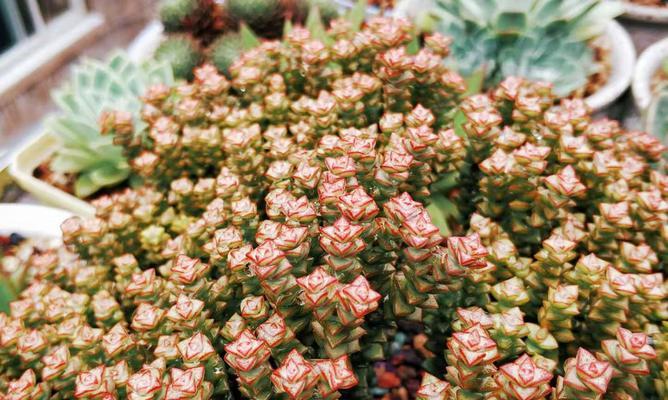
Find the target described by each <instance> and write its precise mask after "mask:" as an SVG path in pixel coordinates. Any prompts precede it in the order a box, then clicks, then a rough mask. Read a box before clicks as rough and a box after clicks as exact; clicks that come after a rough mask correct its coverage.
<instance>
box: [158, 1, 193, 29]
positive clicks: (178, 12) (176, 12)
mask: <svg viewBox="0 0 668 400" xmlns="http://www.w3.org/2000/svg"><path fill="white" fill-rule="evenodd" d="M199 6H200V4H199V0H162V1H161V2H160V6H159V10H158V13H159V14H160V20H161V21H162V24H163V25H164V26H165V29H166V30H168V31H178V30H180V29H182V28H183V26H184V25H185V24H186V23H187V22H186V21H187V20H188V18H189V17H190V16H191V15H193V14H195V13H196V12H197V10H198V8H199Z"/></svg>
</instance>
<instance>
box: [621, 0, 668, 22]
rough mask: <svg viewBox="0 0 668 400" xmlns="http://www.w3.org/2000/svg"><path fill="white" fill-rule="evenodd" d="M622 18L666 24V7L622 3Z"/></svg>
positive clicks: (667, 10)
mask: <svg viewBox="0 0 668 400" xmlns="http://www.w3.org/2000/svg"><path fill="white" fill-rule="evenodd" d="M624 17H625V18H629V19H634V20H636V21H644V22H654V23H659V24H663V23H667V22H668V7H654V6H643V5H640V4H635V3H632V2H630V1H624Z"/></svg>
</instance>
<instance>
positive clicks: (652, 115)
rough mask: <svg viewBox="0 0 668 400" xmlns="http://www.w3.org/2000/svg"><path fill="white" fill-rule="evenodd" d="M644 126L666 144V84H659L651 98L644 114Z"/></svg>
mask: <svg viewBox="0 0 668 400" xmlns="http://www.w3.org/2000/svg"><path fill="white" fill-rule="evenodd" d="M645 128H646V129H647V131H648V132H649V133H651V134H652V135H654V136H656V137H658V138H659V140H661V142H662V143H664V144H668V85H665V84H664V85H662V86H660V87H659V88H658V89H657V91H656V93H655V95H654V97H653V98H652V102H651V103H650V106H649V108H648V109H647V115H646V116H645Z"/></svg>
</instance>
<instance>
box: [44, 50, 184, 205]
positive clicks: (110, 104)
mask: <svg viewBox="0 0 668 400" xmlns="http://www.w3.org/2000/svg"><path fill="white" fill-rule="evenodd" d="M172 81H173V77H172V71H171V69H170V67H169V65H168V64H166V63H163V62H156V61H147V62H146V63H143V64H138V63H135V62H133V61H131V60H130V59H129V58H128V56H127V55H126V54H125V53H121V52H117V53H114V54H112V55H111V56H110V57H109V58H108V59H107V60H106V61H97V60H86V61H83V62H82V63H81V64H80V65H78V66H76V67H74V69H73V72H72V78H71V79H70V81H69V82H68V83H66V84H65V85H64V86H63V87H62V88H60V89H58V90H57V91H56V92H54V94H53V99H54V101H55V103H56V104H57V106H58V107H59V109H60V112H59V113H58V114H55V115H53V116H52V117H51V118H49V119H48V120H47V123H46V127H47V130H48V131H49V132H51V133H53V134H55V135H56V136H57V137H58V138H59V139H60V141H61V142H62V147H60V148H59V149H58V150H57V152H56V153H55V154H54V156H53V159H52V160H51V162H50V168H51V169H52V170H53V171H55V172H58V173H66V174H72V175H74V177H75V182H74V194H76V195H77V196H79V197H87V196H89V195H91V194H93V193H95V192H96V191H98V190H99V189H100V188H102V187H105V186H110V185H115V184H117V183H119V182H121V181H123V180H125V179H126V178H127V177H128V175H129V173H130V166H129V164H128V163H127V160H126V158H125V156H124V155H123V149H122V147H119V146H116V145H114V143H113V138H112V137H111V136H105V135H102V134H101V129H100V128H99V126H98V118H99V117H100V115H101V114H102V113H103V112H104V111H111V110H118V111H125V112H128V113H130V114H129V118H131V119H134V120H135V123H136V124H137V127H138V128H141V126H142V122H141V120H140V119H139V111H140V110H141V106H142V104H141V100H140V99H139V96H141V95H142V94H143V93H144V92H145V91H146V90H147V88H148V87H149V86H152V85H155V84H157V83H164V84H170V83H172ZM130 123H131V124H132V121H130ZM128 133H131V132H128Z"/></svg>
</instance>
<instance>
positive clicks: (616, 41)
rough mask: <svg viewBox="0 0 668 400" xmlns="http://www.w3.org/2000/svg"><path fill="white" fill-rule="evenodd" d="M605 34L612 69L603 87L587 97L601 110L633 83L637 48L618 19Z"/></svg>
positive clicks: (610, 24)
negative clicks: (608, 44) (608, 43)
mask: <svg viewBox="0 0 668 400" xmlns="http://www.w3.org/2000/svg"><path fill="white" fill-rule="evenodd" d="M605 36H607V37H608V39H609V41H610V43H611V46H610V58H611V59H610V63H611V66H612V71H611V73H610V76H609V77H608V81H607V82H606V83H605V85H603V87H602V88H600V89H599V90H597V91H596V92H595V93H594V94H592V95H591V96H589V97H587V98H586V99H585V101H586V102H587V105H588V106H589V107H591V108H592V109H593V110H594V111H598V110H601V109H603V108H605V107H607V106H609V105H610V104H612V103H613V102H614V101H615V100H617V98H619V97H620V96H621V95H622V94H623V93H624V91H626V89H627V88H628V87H629V85H630V84H631V80H632V79H633V71H634V69H635V63H636V48H635V46H634V45H633V41H632V40H631V36H630V35H629V33H628V32H627V31H626V29H624V27H623V26H622V25H621V24H620V23H619V22H617V21H614V20H613V21H610V23H609V24H608V26H607V27H606V31H605Z"/></svg>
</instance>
